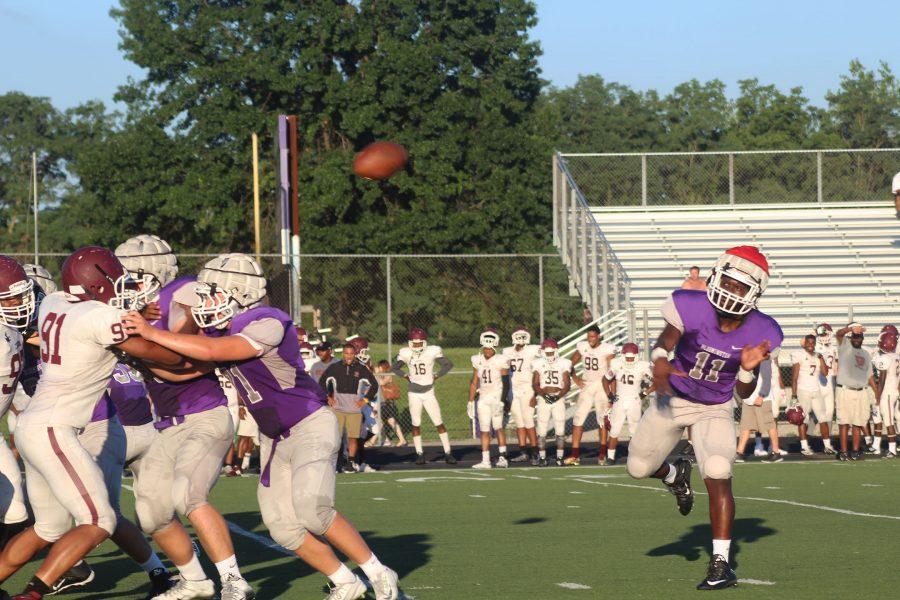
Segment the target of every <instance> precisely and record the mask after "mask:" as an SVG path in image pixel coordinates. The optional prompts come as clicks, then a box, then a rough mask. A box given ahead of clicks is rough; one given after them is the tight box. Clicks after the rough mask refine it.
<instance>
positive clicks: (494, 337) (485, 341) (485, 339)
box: [478, 328, 500, 350]
mask: <svg viewBox="0 0 900 600" xmlns="http://www.w3.org/2000/svg"><path fill="white" fill-rule="evenodd" d="M478 343H479V344H481V347H482V348H493V349H495V350H496V349H497V348H499V347H500V334H499V333H497V330H496V329H493V328H489V329H485V330H484V332H482V334H481V336H480V337H479V338H478Z"/></svg>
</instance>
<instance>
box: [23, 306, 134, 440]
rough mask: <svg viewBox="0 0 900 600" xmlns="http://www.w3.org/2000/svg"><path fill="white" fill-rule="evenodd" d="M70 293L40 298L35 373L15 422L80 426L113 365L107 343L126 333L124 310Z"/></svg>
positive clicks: (121, 339) (122, 337)
mask: <svg viewBox="0 0 900 600" xmlns="http://www.w3.org/2000/svg"><path fill="white" fill-rule="evenodd" d="M70 298H72V297H71V296H69V295H68V294H66V293H64V292H56V293H53V294H50V295H49V296H47V297H46V298H44V300H43V302H41V309H40V312H39V314H38V323H39V326H38V330H39V331H40V332H41V364H42V365H43V367H42V373H41V379H40V381H38V384H37V390H36V391H35V393H34V397H33V398H32V399H31V402H30V403H29V404H28V406H27V407H26V408H25V410H24V412H22V414H21V415H20V416H19V424H18V426H19V427H24V426H25V425H68V426H70V427H77V428H81V427H84V426H85V425H87V423H88V421H90V419H91V413H93V411H94V407H95V406H96V404H97V401H98V400H99V399H100V397H101V396H102V395H103V393H104V392H105V391H106V386H107V385H108V384H109V379H110V377H112V374H113V371H114V370H115V368H116V362H117V358H116V355H115V353H113V352H112V350H111V346H114V345H115V344H118V343H121V342H123V341H125V339H126V337H127V335H126V334H125V330H124V329H123V328H122V323H121V318H122V315H124V314H125V311H124V310H119V309H116V308H113V307H111V306H109V305H107V304H104V303H102V302H97V301H95V300H86V301H81V302H79V301H75V302H73V301H71V300H70Z"/></svg>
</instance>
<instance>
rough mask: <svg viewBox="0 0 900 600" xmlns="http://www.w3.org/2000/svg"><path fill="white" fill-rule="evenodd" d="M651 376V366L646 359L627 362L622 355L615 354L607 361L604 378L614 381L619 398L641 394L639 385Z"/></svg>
mask: <svg viewBox="0 0 900 600" xmlns="http://www.w3.org/2000/svg"><path fill="white" fill-rule="evenodd" d="M651 377H653V367H652V366H651V365H650V363H649V362H647V361H646V360H635V361H634V362H631V363H629V362H627V361H626V360H625V357H624V356H617V357H616V358H614V359H612V360H611V361H609V371H607V373H606V378H607V379H609V380H610V381H613V380H615V382H616V395H617V396H618V397H619V398H628V399H631V398H637V397H639V396H640V395H641V385H642V384H643V383H644V381H647V380H649V379H650V378H651Z"/></svg>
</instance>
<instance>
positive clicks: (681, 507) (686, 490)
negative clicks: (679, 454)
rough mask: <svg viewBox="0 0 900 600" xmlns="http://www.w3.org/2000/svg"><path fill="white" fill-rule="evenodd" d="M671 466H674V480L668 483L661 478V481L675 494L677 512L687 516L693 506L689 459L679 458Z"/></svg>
mask: <svg viewBox="0 0 900 600" xmlns="http://www.w3.org/2000/svg"><path fill="white" fill-rule="evenodd" d="M673 466H674V467H675V481H674V482H672V483H671V484H668V483H666V482H665V480H663V483H665V484H666V487H668V488H669V491H670V492H672V495H673V496H675V502H676V503H677V504H678V512H680V513H681V514H682V515H685V516H687V515H689V514H690V513H691V509H692V508H694V490H692V489H691V461H689V460H688V459H686V458H679V459H678V460H676V461H675V464H674V465H673Z"/></svg>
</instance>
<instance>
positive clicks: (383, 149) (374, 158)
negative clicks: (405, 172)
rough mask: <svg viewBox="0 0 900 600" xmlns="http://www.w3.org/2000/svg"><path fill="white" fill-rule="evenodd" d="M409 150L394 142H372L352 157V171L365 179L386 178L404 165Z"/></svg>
mask: <svg viewBox="0 0 900 600" xmlns="http://www.w3.org/2000/svg"><path fill="white" fill-rule="evenodd" d="M408 159H409V152H407V151H406V148H404V147H403V146H401V145H400V144H395V143H394V142H372V143H371V144H369V145H368V146H366V147H365V148H363V149H362V151H360V153H359V154H357V155H356V158H354V159H353V172H354V173H356V174H357V175H359V176H360V177H363V178H365V179H387V178H388V177H390V176H391V175H393V174H394V173H396V172H397V171H399V170H400V169H402V168H403V167H405V166H406V161H407V160H408Z"/></svg>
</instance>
